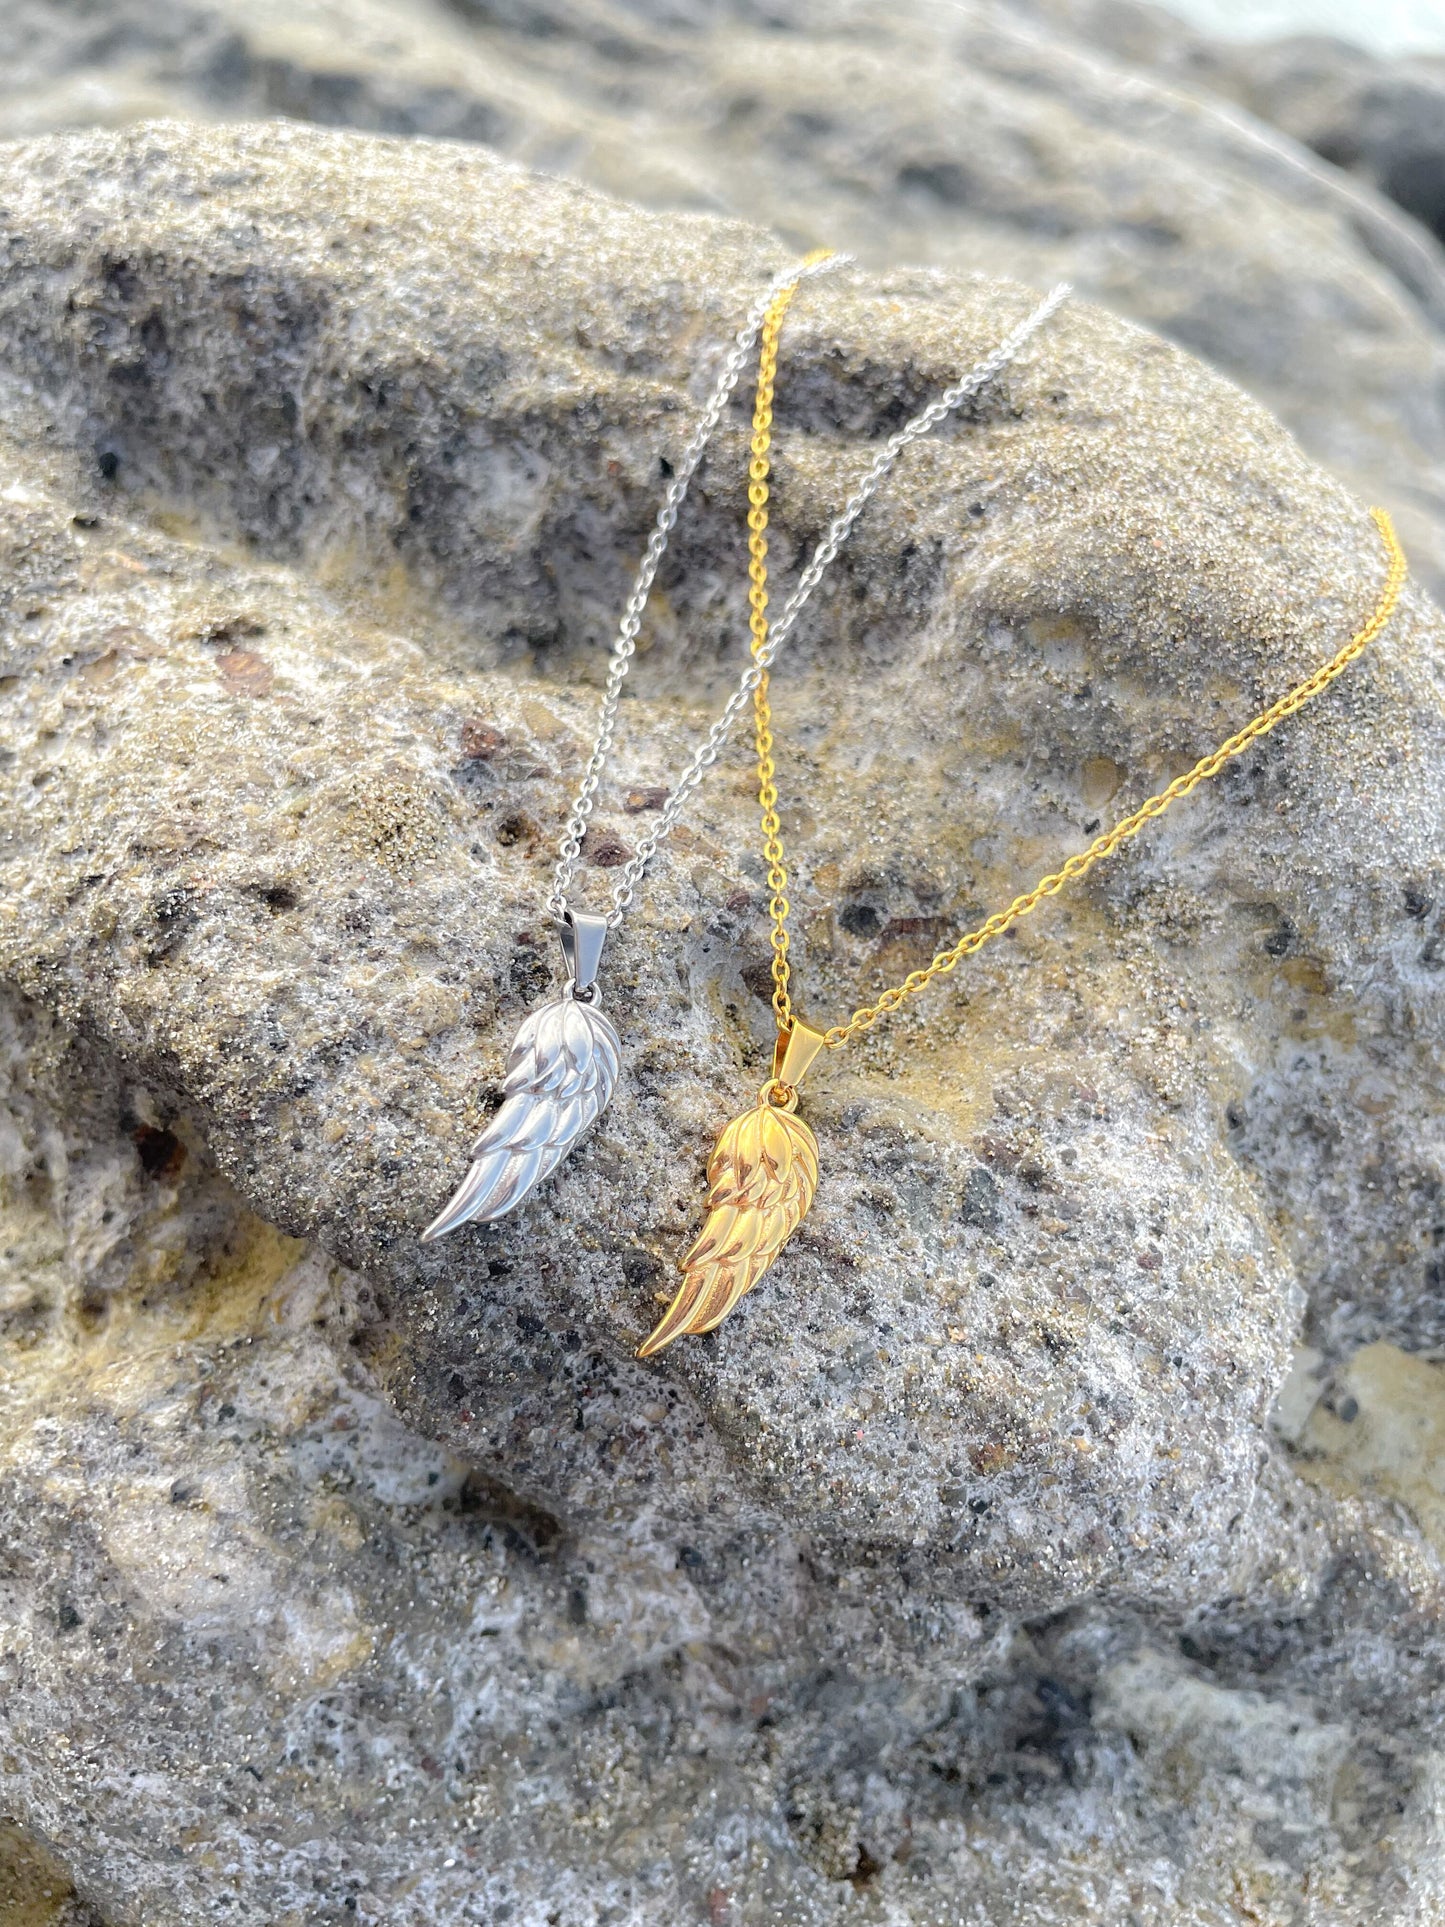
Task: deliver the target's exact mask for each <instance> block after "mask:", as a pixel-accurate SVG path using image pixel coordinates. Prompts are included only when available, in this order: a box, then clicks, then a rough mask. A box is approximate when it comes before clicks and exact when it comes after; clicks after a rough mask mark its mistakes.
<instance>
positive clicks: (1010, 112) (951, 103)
mask: <svg viewBox="0 0 1445 1927" xmlns="http://www.w3.org/2000/svg"><path fill="white" fill-rule="evenodd" d="M1298 64H1299V63H1297V62H1296V63H1294V64H1293V65H1292V63H1291V57H1290V54H1289V51H1288V46H1287V45H1286V47H1285V48H1284V49H1282V50H1280V51H1279V52H1278V53H1276V52H1273V51H1263V52H1262V51H1259V50H1252V51H1250V52H1249V53H1248V54H1241V53H1239V52H1238V51H1232V50H1230V49H1228V48H1226V47H1221V46H1218V45H1216V44H1214V43H1210V42H1208V41H1206V40H1204V39H1203V38H1202V37H1201V36H1199V35H1197V34H1193V33H1191V32H1189V30H1188V29H1186V28H1185V27H1184V26H1183V25H1182V23H1180V22H1179V21H1177V20H1173V19H1171V18H1170V17H1169V16H1168V15H1166V14H1163V13H1160V12H1159V11H1158V10H1157V9H1153V8H1148V7H1140V6H1133V5H1128V4H1122V3H1121V0H1020V4H1011V5H1009V6H1007V7H1001V6H995V5H979V4H972V5H966V4H959V0H909V4H908V5H906V6H901V7H900V6H898V5H897V4H894V0H787V4H783V5H770V6H768V7H767V8H766V9H758V8H757V7H755V6H753V5H752V4H744V3H740V0H732V3H730V4H727V5H709V6H705V7H694V6H687V5H677V4H674V3H673V0H625V3H624V4H621V5H606V6H600V5H598V4H596V0H516V3H515V4H513V0H508V4H507V5H504V6H503V5H496V4H492V3H491V0H451V3H450V4H438V3H437V0H404V4H398V0H185V4H184V5H168V6H166V7H164V8H157V7H155V6H153V5H151V4H150V3H149V0H94V4H92V5H91V6H88V7H87V8H86V9H85V10H84V12H83V13H82V14H77V11H76V9H75V8H74V7H73V6H72V5H71V4H69V0H16V4H12V5H11V6H9V7H7V8H6V10H5V17H4V19H3V20H0V127H3V128H4V129H5V130H6V131H8V132H10V133H13V134H33V133H37V132H42V131H46V130H50V129H56V128H63V127H73V126H84V125H88V124H91V123H93V122H96V121H103V122H117V121H122V120H129V119H133V118H135V117H137V116H144V115H155V114H158V113H169V114H181V115H185V116H193V117H196V118H199V119H202V120H215V119H227V118H230V119H236V118H253V117H259V116H262V115H274V114H284V115H287V116H290V117H294V118H300V119H307V120H313V121H316V122H319V123H322V124H324V125H333V124H337V123H340V124H345V125H352V126H356V127H360V128H366V129H369V130H373V131H379V132H388V133H406V134H421V135H426V136H442V137H457V136H462V137H466V138H469V139H474V140H481V141H484V142H486V143H488V144H489V145H490V146H492V147H494V148H496V149H498V150H500V151H502V152H505V153H508V154H510V155H511V156H513V157H514V158H516V159H519V160H522V161H524V162H526V163H527V164H529V165H531V166H534V167H540V168H544V169H547V170H549V171H552V172H560V173H565V174H567V175H570V176H574V177H577V178H581V179H584V180H587V181H589V182H590V183H591V184H593V185H594V186H597V187H600V188H602V189H604V190H605V191H607V192H609V193H614V194H620V195H623V196H625V197H627V198H628V199H629V200H633V201H639V202H641V203H643V204H644V205H647V206H650V207H654V208H658V209H674V210H677V209H687V210H699V209H701V210H708V211H712V212H715V213H732V214H734V215H740V216H743V217H745V218H747V219H749V220H752V221H760V222H763V223H765V224H767V225H770V226H771V227H772V228H774V229H775V230H776V231H777V232H778V233H779V234H782V235H785V236H787V237H788V238H789V239H790V240H791V241H794V242H796V243H797V244H798V245H799V246H800V247H801V246H803V245H807V246H815V245H827V246H833V247H847V248H852V249H854V250H856V251H857V252H859V253H860V255H861V256H862V258H863V259H864V260H865V261H867V262H868V263H869V264H870V265H871V266H873V267H877V268H881V267H887V266H891V265H895V264H898V263H900V262H905V263H913V262H919V261H922V262H928V263H932V264H935V265H937V266H940V267H944V268H948V269H952V270H955V271H965V272H966V271H969V270H977V269H983V270H986V271H987V272H989V273H992V274H996V275H1003V276H1014V277H1019V278H1023V279H1025V280H1033V281H1039V282H1044V281H1046V280H1050V279H1054V278H1057V277H1059V276H1067V277H1069V278H1070V279H1071V280H1073V281H1074V282H1075V283H1076V285H1077V286H1078V287H1079V289H1080V290H1081V291H1082V292H1083V293H1084V294H1086V295H1087V296H1088V297H1089V298H1091V299H1093V300H1095V301H1098V302H1101V303H1102V304H1103V305H1105V306H1106V307H1108V308H1110V309H1112V310H1113V311H1114V312H1116V313H1120V314H1123V315H1125V316H1128V317H1130V318H1131V319H1134V320H1137V321H1142V322H1144V323H1145V324H1146V325H1147V326H1149V327H1151V328H1153V329H1155V330H1157V331H1159V332H1161V333H1163V334H1164V335H1166V336H1168V337H1170V338H1172V339H1173V340H1175V341H1177V342H1180V343H1182V344H1183V345H1184V346H1185V347H1187V348H1190V349H1192V350H1193V351H1194V352H1196V353H1198V354H1202V355H1203V356H1204V357H1205V358H1206V359H1208V360H1209V361H1211V362H1212V363H1213V364H1214V365H1215V366H1217V367H1219V368H1222V369H1223V370H1224V371H1225V372H1226V373H1228V374H1230V375H1232V376H1233V377H1234V378H1235V379H1236V380H1238V381H1240V382H1241V383H1242V384H1243V385H1244V386H1245V388H1246V389H1248V390H1249V391H1250V392H1251V393H1252V394H1253V395H1254V396H1255V397H1256V398H1257V399H1259V400H1261V401H1263V402H1264V403H1265V404H1266V406H1267V407H1268V408H1269V409H1270V410H1271V411H1272V412H1273V413H1274V414H1276V415H1277V416H1278V417H1279V418H1280V419H1281V420H1282V421H1283V422H1284V423H1285V424H1286V426H1287V427H1289V428H1290V429H1291V430H1293V432H1294V433H1295V434H1296V435H1298V436H1299V437H1300V439H1301V440H1302V441H1303V443H1304V445H1305V447H1306V448H1307V449H1308V450H1309V452H1310V453H1311V454H1313V455H1314V456H1315V457H1316V459H1318V460H1320V461H1322V462H1324V463H1325V464H1327V465H1328V466H1330V467H1332V468H1333V469H1334V470H1335V471H1336V472H1337V473H1339V474H1342V475H1343V476H1344V477H1345V478H1346V479H1347V480H1348V481H1349V482H1350V483H1351V484H1352V485H1353V486H1354V487H1355V488H1356V489H1357V490H1358V491H1359V492H1361V493H1364V494H1370V495H1373V494H1377V493H1380V492H1388V491H1389V490H1390V489H1391V488H1392V487H1393V488H1394V489H1395V493H1396V496H1397V497H1398V503H1397V506H1398V508H1399V511H1400V513H1401V516H1402V519H1403V522H1404V525H1405V528H1406V532H1407V534H1408V535H1409V537H1410V541H1411V547H1412V550H1413V552H1414V554H1415V558H1416V566H1417V569H1419V570H1420V571H1421V572H1422V578H1423V579H1425V580H1428V581H1430V582H1431V583H1432V584H1433V585H1434V586H1435V588H1436V592H1437V593H1438V591H1439V585H1440V584H1441V583H1442V582H1445V516H1442V514H1441V511H1440V509H1439V506H1438V505H1439V503H1440V501H1441V500H1442V498H1445V486H1442V474H1441V466H1440V449H1441V447H1442V446H1445V421H1442V413H1441V402H1440V396H1441V393H1442V392H1445V389H1442V380H1441V349H1440V329H1441V325H1442V321H1445V257H1442V255H1441V252H1440V249H1439V247H1438V246H1437V245H1436V244H1435V242H1434V240H1433V239H1432V237H1431V236H1430V234H1429V233H1428V232H1427V231H1426V230H1425V229H1423V228H1421V227H1419V226H1417V225H1416V223H1415V222H1414V221H1413V220H1411V219H1409V218H1408V217H1406V216H1405V215H1403V214H1402V213H1401V211H1400V209H1399V208H1398V207H1397V206H1396V205H1394V204H1393V203H1392V202H1391V201H1390V200H1389V199H1388V198H1387V197H1386V195H1385V194H1384V193H1381V192H1378V191H1376V186H1377V185H1384V186H1386V187H1388V186H1389V184H1390V179H1391V173H1390V169H1389V168H1388V167H1384V166H1381V167H1376V168H1374V169H1373V173H1372V172H1371V169H1370V168H1369V167H1367V166H1364V165H1362V166H1361V170H1360V177H1359V178H1353V177H1352V176H1351V175H1350V174H1349V173H1347V172H1345V171H1343V170H1342V169H1340V168H1338V167H1336V166H1334V165H1332V164H1326V163H1325V162H1323V161H1321V160H1320V159H1317V158H1316V156H1315V154H1314V153H1313V152H1311V151H1310V148H1309V146H1307V145H1304V144H1302V143H1303V142H1308V141H1310V140H1311V139H1312V138H1313V137H1314V130H1315V127H1316V126H1317V124H1318V122H1319V116H1318V115H1317V114H1316V115H1315V116H1314V118H1311V112H1307V111H1305V109H1306V106H1307V104H1308V103H1309V102H1310V101H1312V100H1313V99H1314V98H1315V94H1314V93H1313V92H1312V91H1311V89H1310V88H1309V87H1308V86H1306V85H1301V84H1299V82H1298V76H1296V75H1295V67H1296V66H1298ZM1339 64H1340V63H1339V62H1338V61H1336V62H1334V66H1335V67H1336V68H1338V66H1339ZM1355 72H1356V74H1357V75H1362V74H1365V73H1367V72H1369V73H1371V74H1374V75H1375V77H1376V78H1377V79H1379V78H1380V76H1379V74H1378V72H1377V70H1374V69H1372V68H1371V67H1370V63H1369V62H1368V61H1367V60H1366V59H1365V57H1364V56H1362V55H1360V56H1355ZM1407 81H1408V84H1409V87H1411V88H1413V89H1414V90H1415V91H1416V92H1417V93H1418V92H1419V91H1420V90H1421V89H1424V88H1426V87H1427V84H1428V83H1427V82H1426V79H1425V77H1424V74H1423V72H1422V70H1421V69H1420V68H1419V67H1417V66H1412V67H1411V68H1410V69H1409V70H1408V73H1404V72H1402V73H1400V74H1398V75H1396V76H1395V77H1394V80H1393V82H1392V83H1390V84H1391V85H1393V87H1394V91H1395V93H1397V94H1401V95H1402V98H1403V90H1404V88H1405V86H1406V83H1407ZM1371 84H1373V83H1371V82H1364V81H1362V82H1361V85H1362V86H1369V85H1371ZM1382 84H1383V83H1382ZM1356 91H1358V89H1357V90H1356ZM1386 91H1387V92H1388V91H1389V89H1388V87H1387V89H1386ZM1334 92H1335V93H1336V94H1338V93H1339V92H1340V88H1339V86H1335V88H1334ZM1393 98H1394V95H1393V94H1392V95H1391V99H1393ZM1311 111H1312V110H1311ZM1351 112H1353V109H1349V110H1347V111H1346V119H1349V116H1350V113H1351ZM1402 113H1403V110H1402V109H1399V108H1396V107H1387V108H1385V109H1382V110H1381V114H1380V115H1377V116H1376V118H1377V119H1380V120H1381V121H1382V125H1389V126H1394V124H1395V123H1396V122H1397V121H1399V120H1400V119H1401V118H1402ZM1356 118H1358V116H1356ZM1275 120H1280V121H1281V122H1282V124H1283V125H1284V127H1285V128H1286V130H1287V132H1288V133H1289V134H1293V135H1295V136H1296V137H1297V138H1285V137H1282V136H1281V134H1280V133H1279V132H1278V131H1277V129H1276V127H1275V126H1273V125H1271V122H1273V121H1275ZM1415 121H1416V122H1422V116H1421V115H1420V114H1416V115H1415ZM1422 124H1423V123H1422ZM1372 125H1373V122H1372ZM1371 138H1372V139H1373V138H1374V137H1373V136H1371ZM1383 138H1384V136H1383V135H1382V136H1381V139H1383ZM1392 138H1393V136H1392ZM1318 144H1319V145H1321V146H1323V147H1326V148H1327V151H1331V154H1332V159H1335V158H1344V153H1343V150H1340V151H1338V152H1335V151H1333V150H1328V144H1327V143H1326V142H1319V143H1318ZM1376 144H1377V145H1378V142H1377V143H1376ZM1397 144H1398V143H1397ZM1371 151H1373V149H1372V150H1371ZM1392 151H1393V149H1392ZM1412 151H1413V150H1412ZM1404 475H1410V476H1412V477H1414V478H1416V480H1415V483H1414V485H1413V486H1412V487H1411V488H1409V489H1408V490H1406V489H1402V488H1399V487H1398V482H1399V478H1400V477H1401V476H1404Z"/></svg>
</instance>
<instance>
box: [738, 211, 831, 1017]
mask: <svg viewBox="0 0 1445 1927" xmlns="http://www.w3.org/2000/svg"><path fill="white" fill-rule="evenodd" d="M830 252H831V250H830V249H828V248H818V249H815V251H814V252H813V253H812V254H809V255H806V256H804V259H803V263H802V265H803V266H804V267H805V268H806V267H811V266H812V264H813V263H814V262H815V261H825V260H826V259H827V258H828V255H829V253H830ZM797 292H798V283H797V282H796V281H790V282H789V283H788V285H787V287H785V288H781V289H779V291H778V293H777V294H776V295H774V297H773V299H772V302H771V303H770V304H769V307H768V311H767V313H766V314H765V315H764V317H763V327H762V334H761V336H760V338H759V347H758V385H757V390H756V393H755V396H754V399H753V438H752V443H751V447H752V459H751V460H750V461H749V463H748V627H749V628H750V629H751V631H752V637H753V645H752V647H753V658H754V660H755V661H756V659H757V658H758V656H760V655H761V654H762V652H763V650H764V649H766V647H767V644H768V473H769V450H770V449H771V448H772V444H773V390H774V386H775V384H776V381H777V374H778V337H779V336H780V335H781V333H782V331H783V317H784V315H785V314H786V313H787V312H788V309H789V308H790V307H791V306H792V301H793V296H794V295H795V294H796V293H797ZM753 747H754V753H755V755H756V757H757V765H758V803H759V805H760V807H761V809H762V824H763V856H764V858H765V859H766V861H767V865H768V889H769V891H770V892H771V896H770V899H769V902H768V916H769V918H770V920H771V922H772V926H773V936H772V942H773V1012H774V1015H775V1016H776V1017H777V1020H778V1029H779V1030H783V1031H786V1030H791V1029H792V1027H793V1003H792V999H791V997H790V996H789V995H788V974H789V970H788V913H789V911H790V909H791V907H792V906H791V905H790V904H789V902H788V868H787V862H786V859H785V856H784V852H783V826H782V824H781V823H780V822H779V820H778V790H777V785H776V783H775V781H774V777H775V775H776V772H775V770H774V767H773V712H772V706H771V705H770V703H769V701H768V672H767V670H766V669H765V670H764V671H763V673H762V677H761V679H760V680H759V682H758V686H757V688H756V690H754V692H753Z"/></svg>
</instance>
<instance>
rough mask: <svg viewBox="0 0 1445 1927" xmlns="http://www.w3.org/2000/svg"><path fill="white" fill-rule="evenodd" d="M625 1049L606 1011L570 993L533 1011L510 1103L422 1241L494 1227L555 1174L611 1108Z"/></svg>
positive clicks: (509, 1079) (510, 1081)
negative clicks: (461, 1228)
mask: <svg viewBox="0 0 1445 1927" xmlns="http://www.w3.org/2000/svg"><path fill="white" fill-rule="evenodd" d="M619 1051H620V1046H619V1044H618V1041H617V1032H616V1031H615V1030H614V1029H613V1028H612V1025H611V1024H610V1023H609V1022H608V1020H607V1019H606V1018H605V1017H604V1016H603V1015H602V1012H601V1011H600V1010H596V1009H594V1008H593V1007H592V1005H591V1004H584V1003H582V1002H581V1001H580V1000H579V999H578V998H576V997H574V996H572V995H570V993H569V994H567V995H564V996H562V997H558V998H557V999H556V1000H555V1001H554V1002H553V1003H550V1004H543V1005H542V1007H541V1009H540V1010H534V1011H533V1012H532V1014H531V1016H530V1017H528V1018H527V1020H526V1022H525V1023H524V1024H523V1025H522V1028H521V1029H520V1030H519V1031H518V1032H517V1041H516V1042H515V1043H514V1044H513V1046H512V1054H511V1056H510V1057H509V1058H508V1059H507V1075H506V1080H505V1082H504V1083H503V1085H502V1092H503V1096H504V1098H505V1102H504V1103H503V1105H502V1108H501V1110H499V1111H498V1112H497V1115H496V1116H495V1117H494V1118H493V1119H492V1121H491V1123H490V1124H489V1125H488V1126H487V1128H486V1130H485V1131H483V1132H482V1134H481V1136H480V1137H479V1138H478V1139H477V1141H476V1143H475V1144H474V1145H473V1146H472V1168H471V1170H470V1171H468V1173H467V1175H466V1177H465V1178H463V1180H462V1183H461V1186H460V1188H459V1189H458V1191H457V1193H456V1196H455V1197H454V1198H453V1199H452V1200H451V1202H450V1203H449V1204H448V1205H447V1207H446V1209H445V1210H444V1211H443V1212H442V1213H441V1215H440V1216H439V1217H438V1218H436V1219H434V1220H433V1222H432V1223H431V1224H429V1225H428V1226H427V1228H426V1230H425V1231H424V1232H423V1233H422V1234H421V1235H422V1239H423V1241H426V1240H427V1239H429V1238H440V1237H442V1236H443V1235H444V1234H445V1233H446V1232H448V1231H455V1230H456V1228H457V1226H458V1225H462V1224H471V1223H476V1224H492V1223H494V1222H495V1221H496V1220H497V1219H498V1218H501V1217H505V1216H506V1214H507V1212H509V1211H511V1210H514V1209H515V1208H516V1206H517V1205H519V1204H520V1203H521V1202H522V1200H523V1198H525V1197H526V1196H527V1194H528V1192H530V1191H532V1190H534V1189H535V1188H536V1186H537V1185H539V1184H540V1183H541V1182H542V1180H543V1179H544V1178H546V1177H549V1176H550V1175H551V1174H552V1172H553V1171H555V1170H556V1168H557V1166H558V1165H559V1164H560V1163H561V1162H562V1159H563V1158H564V1157H566V1155H567V1153H568V1152H569V1151H570V1150H571V1149H572V1146H573V1145H574V1144H575V1143H576V1142H577V1140H578V1138H580V1137H581V1135H582V1133H583V1132H584V1131H586V1130H589V1129H590V1128H591V1127H592V1125H594V1124H595V1123H596V1122H597V1120H598V1118H599V1117H600V1116H601V1115H602V1113H603V1111H605V1110H606V1108H607V1105H608V1103H609V1101H610V1100H611V1097H612V1092H613V1089H614V1087H615V1086H616V1083H617V1069H618V1061H619Z"/></svg>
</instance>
